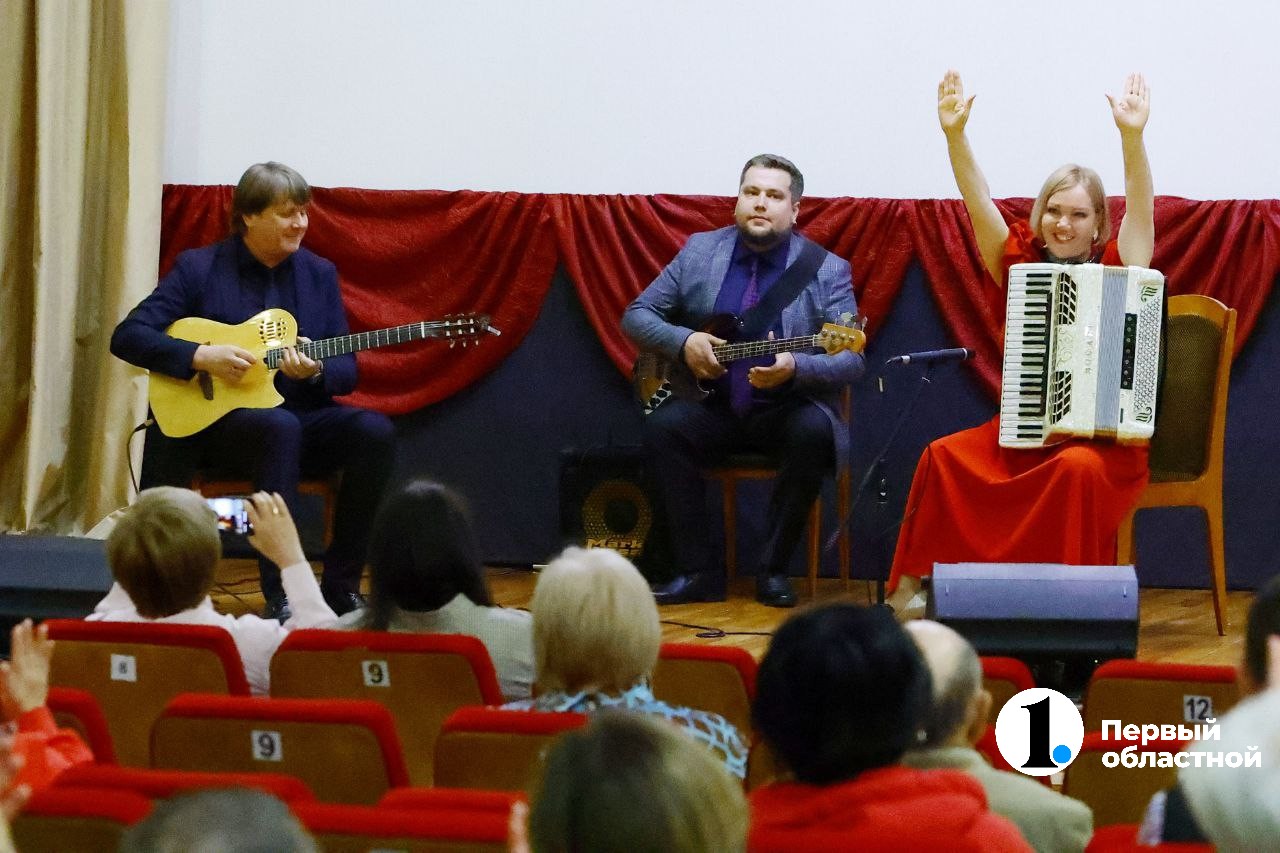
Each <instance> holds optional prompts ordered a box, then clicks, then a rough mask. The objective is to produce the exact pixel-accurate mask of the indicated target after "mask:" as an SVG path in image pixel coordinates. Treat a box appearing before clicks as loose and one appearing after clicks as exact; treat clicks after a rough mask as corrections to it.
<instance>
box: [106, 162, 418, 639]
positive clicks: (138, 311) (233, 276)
mask: <svg viewBox="0 0 1280 853" xmlns="http://www.w3.org/2000/svg"><path fill="white" fill-rule="evenodd" d="M310 201H311V188H310V187H309V186H308V185H307V182H306V181H305V180H304V179H303V178H302V176H301V175H299V174H298V173H297V172H296V171H294V170H293V169H291V168H289V167H288V166H285V165H283V164H280V163H259V164H257V165H254V166H250V167H249V169H248V170H247V171H245V173H244V175H243V176H242V177H241V178H240V183H239V184H238V185H237V186H236V189H235V194H234V196H233V198H232V204H231V232H232V233H231V236H230V237H228V238H227V239H226V240H223V241H222V242H220V243H214V244H213V245H211V246H205V247H204V248H201V249H193V250H191V251H187V252H183V253H182V254H181V255H179V256H178V260H177V262H176V263H175V264H174V266H173V269H172V270H170V272H169V273H168V274H167V275H166V276H165V277H164V278H163V279H161V281H160V284H159V286H158V287H157V288H156V289H155V290H154V291H153V292H152V293H151V295H149V296H148V297H147V298H146V299H144V300H142V302H141V303H139V305H138V306H137V307H136V308H134V309H133V311H131V312H130V313H129V315H128V316H127V317H125V318H124V320H123V321H121V323H120V325H119V326H117V327H116V330H115V334H113V335H112V338H111V352H112V353H113V354H115V355H116V356H118V357H119V358H122V359H124V360H125V361H127V362H129V363H130V364H134V365H137V366H138V367H142V368H145V369H147V370H151V371H156V372H159V373H164V374H167V375H169V376H174V377H177V378H179V379H189V378H191V377H192V376H194V375H195V374H196V373H197V372H199V371H205V372H207V373H209V374H211V375H214V376H217V377H219V378H220V379H223V380H226V381H228V382H234V381H236V380H238V379H240V378H241V377H243V376H244V374H245V372H246V371H247V370H248V369H249V368H250V367H251V366H253V364H254V363H255V361H256V356H254V355H253V354H252V353H250V352H248V351H247V350H245V349H243V348H241V347H238V346H235V345H230V344H196V343H192V342H189V341H184V340H178V339H177V338H173V337H170V336H169V335H166V334H165V329H167V328H168V327H169V326H170V325H171V324H173V322H174V321H176V320H179V319H182V318H184V317H203V318H206V319H209V320H216V321H218V322H221V323H227V324H233V325H234V324H237V323H241V322H243V321H244V320H247V319H248V318H250V317H252V316H253V315H255V314H257V313H258V312H260V311H262V310H263V309H265V308H283V309H285V310H286V311H288V312H289V313H291V314H292V315H293V316H294V317H295V318H296V319H297V321H298V332H299V336H300V341H301V336H306V337H307V338H309V339H320V338H329V337H336V336H339V335H345V334H347V332H348V329H347V317H346V313H345V311H344V310H343V307H342V298H341V295H340V294H339V292H338V273H337V269H336V268H335V267H334V265H333V264H332V263H331V262H330V261H327V260H325V259H324V258H321V257H320V256H318V255H316V254H314V253H312V252H311V251H309V250H307V249H304V248H302V245H301V244H302V238H303V235H305V234H306V232H307V205H308V204H309V203H310ZM303 342H305V341H303ZM275 385H276V389H277V390H278V391H279V392H280V394H281V395H282V396H283V397H284V403H283V405H281V406H279V407H277V408H270V409H258V408H241V409H236V410H234V411H232V412H230V413H229V414H227V415H226V416H224V417H222V418H221V419H219V420H218V421H216V422H215V423H214V424H213V425H211V426H209V427H208V428H206V429H204V430H202V431H200V432H199V433H197V434H195V435H193V436H190V437H189V438H170V437H168V436H165V435H164V434H163V433H161V432H160V430H159V428H158V427H157V426H154V425H153V426H152V427H151V428H150V429H149V430H148V432H147V444H146V452H145V454H144V458H143V463H142V478H141V484H140V485H141V487H142V488H144V489H146V488H150V487H151V486H161V485H172V486H184V487H185V486H188V485H190V483H191V479H192V475H193V474H194V472H195V471H196V470H197V468H201V467H214V468H216V470H217V471H219V472H227V473H229V474H231V475H234V476H236V477H245V476H247V477H249V478H251V479H252V480H253V487H254V490H255V491H266V492H279V493H280V494H281V495H282V496H284V498H285V500H286V502H287V503H288V504H289V506H290V509H291V510H292V511H293V512H294V513H295V514H296V512H297V508H296V504H297V496H298V481H299V479H300V478H301V477H302V476H304V475H305V476H308V477H316V476H323V475H326V474H328V473H330V472H332V471H335V470H339V469H340V470H342V472H343V477H342V486H341V489H340V491H339V493H338V499H337V509H336V512H335V518H334V529H333V541H332V542H331V543H330V545H329V548H328V550H327V551H326V553H325V559H324V575H323V578H322V581H321V588H322V590H323V592H324V597H325V601H327V602H328V604H329V606H330V607H332V608H333V610H334V612H335V613H337V614H339V615H341V614H343V613H347V612H349V611H351V610H353V609H355V608H356V607H359V606H362V604H363V599H362V598H361V596H360V593H359V585H360V574H361V572H362V570H363V568H364V562H365V550H366V548H367V545H368V539H369V530H370V526H371V524H372V522H373V514H374V511H375V510H376V509H377V507H378V502H379V500H380V498H381V495H382V490H383V487H384V486H385V484H386V482H387V479H388V478H389V477H390V474H391V464H392V458H393V453H394V447H395V431H394V428H393V427H392V425H391V421H390V420H388V419H387V417H386V416H384V415H382V414H379V413H377V412H371V411H367V410H365V409H357V408H354V407H351V406H343V405H339V404H338V403H337V402H335V401H334V399H333V398H334V396H336V395H341V394H348V393H350V392H351V391H353V390H354V389H355V387H356V359H355V356H354V355H352V354H349V353H348V354H346V355H339V356H334V357H332V358H327V359H324V360H323V361H320V360H313V359H311V358H308V357H307V356H306V355H303V354H300V353H298V352H297V351H296V350H293V349H288V350H285V352H284V357H283V359H282V361H281V364H280V369H279V371H278V372H277V373H276V377H275ZM260 569H261V574H262V593H263V596H264V597H265V599H266V602H267V607H266V614H265V615H267V616H268V617H274V618H278V619H280V620H281V621H282V622H283V621H285V619H287V618H288V616H289V610H288V602H287V600H286V599H285V595H284V590H283V588H282V587H281V583H280V570H279V568H278V567H276V566H275V565H273V564H272V563H270V562H268V561H265V560H263V561H262V562H261V563H260Z"/></svg>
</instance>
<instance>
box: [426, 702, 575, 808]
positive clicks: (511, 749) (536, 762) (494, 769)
mask: <svg viewBox="0 0 1280 853" xmlns="http://www.w3.org/2000/svg"><path fill="white" fill-rule="evenodd" d="M586 722H587V716H586V714H576V713H568V712H566V713H552V712H543V711H507V710H502V709H500V708H462V709H460V710H457V711H454V712H453V713H452V714H451V715H450V716H449V718H448V719H447V720H445V721H444V726H443V727H442V728H441V730H440V737H439V738H437V739H436V784H438V785H440V786H442V787H447V788H483V789H486V790H490V791H527V790H528V789H529V788H530V787H531V786H532V785H533V783H534V782H535V781H536V778H537V773H538V769H539V768H540V766H541V764H542V758H543V756H544V755H545V753H546V750H547V747H548V746H550V744H551V742H552V741H553V740H555V739H556V737H557V736H558V735H559V734H560V733H561V732H565V731H568V730H570V729H576V728H579V727H581V726H584V725H586Z"/></svg>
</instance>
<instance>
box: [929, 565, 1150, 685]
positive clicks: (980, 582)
mask: <svg viewBox="0 0 1280 853" xmlns="http://www.w3.org/2000/svg"><path fill="white" fill-rule="evenodd" d="M926 615H927V616H928V617H929V618H930V619H934V620H936V621H938V622H941V623H943V624H945V625H949V626H950V627H952V628H954V629H955V630H956V631H958V632H959V633H960V634H962V635H963V636H964V637H965V638H967V639H968V640H969V642H970V643H972V644H973V646H974V648H976V649H977V650H978V654H980V655H1004V656H1009V657H1017V658H1031V659H1041V660H1047V659H1054V660H1071V659H1088V660H1092V661H1103V660H1109V659H1111V658H1131V657H1133V656H1134V655H1135V654H1136V653H1137V650H1138V578H1137V575H1135V574H1134V571H1133V566H1063V565H1055V564H1045V563H938V564H935V565H934V567H933V581H932V591H931V595H930V597H929V604H928V607H927V610H926Z"/></svg>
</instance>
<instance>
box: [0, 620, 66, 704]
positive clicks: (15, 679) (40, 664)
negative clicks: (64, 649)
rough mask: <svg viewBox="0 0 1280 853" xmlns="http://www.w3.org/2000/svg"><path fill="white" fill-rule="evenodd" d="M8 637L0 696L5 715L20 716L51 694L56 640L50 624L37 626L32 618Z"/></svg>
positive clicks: (19, 625) (15, 626)
mask: <svg viewBox="0 0 1280 853" xmlns="http://www.w3.org/2000/svg"><path fill="white" fill-rule="evenodd" d="M9 637H10V643H9V647H10V653H9V660H8V661H6V662H3V663H0V682H2V684H0V686H2V687H3V690H0V697H2V698H3V703H4V705H5V708H4V710H5V713H6V716H9V717H17V716H18V715H20V714H25V713H27V712H28V711H31V710H34V709H36V708H39V707H40V706H41V705H43V704H44V703H45V699H47V698H48V696H49V661H50V659H51V658H52V657H53V640H50V639H49V629H48V627H47V626H45V625H41V626H40V627H38V628H36V627H34V626H32V624H31V620H30V619H24V620H23V621H22V622H19V623H18V624H17V625H14V626H13V632H12V633H11V634H10V635H9Z"/></svg>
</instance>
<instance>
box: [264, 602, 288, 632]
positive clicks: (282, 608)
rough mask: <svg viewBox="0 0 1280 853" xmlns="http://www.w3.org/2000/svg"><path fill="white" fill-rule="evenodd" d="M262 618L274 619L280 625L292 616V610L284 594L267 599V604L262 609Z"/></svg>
mask: <svg viewBox="0 0 1280 853" xmlns="http://www.w3.org/2000/svg"><path fill="white" fill-rule="evenodd" d="M262 618H263V619H275V620H276V621H277V622H279V623H280V624H281V625H283V624H284V623H285V622H288V621H289V620H290V619H291V618H293V611H292V610H290V609H289V599H288V598H285V596H284V595H277V596H272V597H271V598H268V599H267V606H266V607H264V608H263V609H262Z"/></svg>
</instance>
